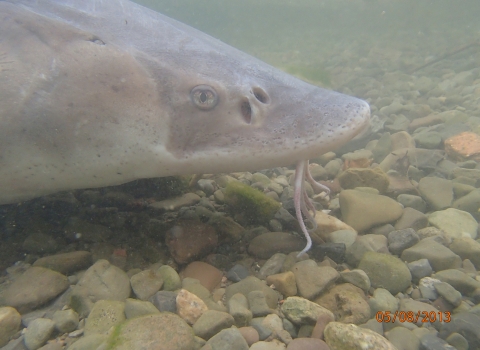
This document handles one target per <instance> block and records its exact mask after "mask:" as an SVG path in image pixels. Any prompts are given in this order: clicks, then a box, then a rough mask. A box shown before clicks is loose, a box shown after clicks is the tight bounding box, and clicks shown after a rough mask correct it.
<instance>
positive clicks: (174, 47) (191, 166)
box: [0, 0, 370, 204]
mask: <svg viewBox="0 0 480 350" xmlns="http://www.w3.org/2000/svg"><path fill="white" fill-rule="evenodd" d="M369 115H370V110H369V106H368V104H367V103H366V102H364V101H362V100H360V99H357V98H354V97H351V96H347V95H344V94H340V93H337V92H333V91H330V90H326V89H322V88H319V87H316V86H313V85H310V84H308V83H305V82H303V81H301V80H299V79H297V78H294V77H292V76H290V75H288V74H286V73H284V72H282V71H280V70H278V69H276V68H274V67H272V66H270V65H268V64H266V63H264V62H262V61H260V60H258V59H255V58H253V57H251V56H249V55H247V54H245V53H243V52H241V51H239V50H237V49H235V48H232V47H230V46H228V45H226V44H224V43H222V42H220V41H218V40H216V39H214V38H212V37H210V36H209V35H207V34H205V33H202V32H200V31H198V30H196V29H194V28H191V27H189V26H187V25H185V24H182V23H180V22H177V21H175V20H173V19H170V18H168V17H166V16H164V15H162V14H160V13H157V12H155V11H152V10H150V9H147V8H145V7H143V6H141V5H138V4H135V3H133V2H130V1H127V0H65V1H56V0H41V1H34V0H18V1H16V0H6V1H0V204H7V203H15V202H19V201H22V200H28V199H31V198H35V197H39V196H42V195H46V194H50V193H54V192H57V191H62V190H72V189H79V188H93V187H103V186H110V185H117V184H121V183H125V182H128V181H132V180H135V179H140V178H151V177H160V176H170V175H181V174H193V173H215V172H233V171H252V170H258V169H264V168H269V167H274V166H286V165H291V164H293V163H296V162H297V161H301V160H307V159H309V158H312V157H315V156H318V155H320V154H322V153H324V152H327V151H330V150H333V149H335V148H336V147H339V146H341V145H342V144H344V143H346V142H347V141H348V140H350V139H351V138H353V137H354V136H355V135H356V134H358V133H359V132H360V131H361V130H362V129H364V128H365V126H366V125H367V124H368V120H369Z"/></svg>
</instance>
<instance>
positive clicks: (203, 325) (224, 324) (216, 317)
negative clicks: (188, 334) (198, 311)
mask: <svg viewBox="0 0 480 350" xmlns="http://www.w3.org/2000/svg"><path fill="white" fill-rule="evenodd" d="M234 323H235V320H234V319H233V317H232V316H231V315H229V314H228V313H226V312H221V311H216V310H207V311H205V312H204V313H203V314H202V316H200V318H199V319H198V320H197V321H196V322H195V324H194V325H193V331H194V332H195V335H197V336H198V337H200V338H203V339H205V340H208V339H210V338H211V337H213V336H214V335H215V334H217V333H218V332H220V331H221V330H222V329H226V328H230V327H231V326H233V324H234Z"/></svg>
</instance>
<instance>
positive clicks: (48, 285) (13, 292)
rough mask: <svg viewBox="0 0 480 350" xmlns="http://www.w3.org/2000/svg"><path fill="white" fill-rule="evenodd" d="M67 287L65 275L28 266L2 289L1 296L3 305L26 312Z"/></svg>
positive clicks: (49, 299)
mask: <svg viewBox="0 0 480 350" xmlns="http://www.w3.org/2000/svg"><path fill="white" fill-rule="evenodd" d="M68 287H69V283H68V279H67V277H66V276H64V275H62V274H60V273H58V272H56V271H53V270H50V269H46V268H44V267H30V268H28V269H27V270H26V271H25V272H24V273H23V274H22V275H21V276H19V277H18V278H17V279H15V280H14V281H13V283H12V284H10V285H9V286H8V287H7V288H6V289H5V290H4V291H3V293H2V294H3V295H2V296H1V298H2V299H3V304H4V305H7V306H12V307H14V308H15V309H17V311H18V312H20V313H26V312H29V311H32V310H34V309H36V308H37V307H39V306H40V305H43V304H45V303H46V302H48V301H51V300H52V299H53V298H55V297H56V296H58V295H59V294H60V293H62V292H64V291H65V290H66V289H67V288H68Z"/></svg>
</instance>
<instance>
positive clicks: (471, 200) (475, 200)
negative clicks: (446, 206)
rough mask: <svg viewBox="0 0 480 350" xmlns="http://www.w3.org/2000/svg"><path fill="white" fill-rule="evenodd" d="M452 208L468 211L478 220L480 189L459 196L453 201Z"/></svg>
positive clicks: (479, 217)
mask: <svg viewBox="0 0 480 350" xmlns="http://www.w3.org/2000/svg"><path fill="white" fill-rule="evenodd" d="M457 197H460V196H457ZM452 208H455V209H458V210H462V211H466V212H467V213H470V214H471V215H472V216H473V217H474V218H476V219H477V220H478V219H480V215H479V212H478V209H479V208H480V191H479V190H473V191H471V192H469V193H467V194H466V195H464V196H461V198H458V199H457V200H456V201H455V202H453V204H452Z"/></svg>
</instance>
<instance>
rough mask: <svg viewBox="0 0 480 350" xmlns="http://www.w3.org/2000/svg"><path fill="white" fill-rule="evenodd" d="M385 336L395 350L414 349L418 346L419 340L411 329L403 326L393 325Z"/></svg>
mask: <svg viewBox="0 0 480 350" xmlns="http://www.w3.org/2000/svg"><path fill="white" fill-rule="evenodd" d="M385 337H386V338H387V339H388V340H389V341H390V342H391V343H392V345H393V346H395V347H396V348H397V350H416V349H418V348H419V346H420V340H419V339H418V338H417V337H416V336H415V334H414V333H413V332H412V331H411V330H409V329H407V328H405V327H395V328H393V329H392V330H390V331H388V332H387V333H386V334H385Z"/></svg>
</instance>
